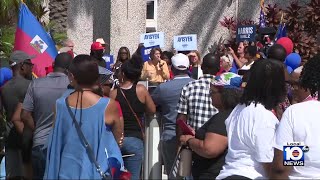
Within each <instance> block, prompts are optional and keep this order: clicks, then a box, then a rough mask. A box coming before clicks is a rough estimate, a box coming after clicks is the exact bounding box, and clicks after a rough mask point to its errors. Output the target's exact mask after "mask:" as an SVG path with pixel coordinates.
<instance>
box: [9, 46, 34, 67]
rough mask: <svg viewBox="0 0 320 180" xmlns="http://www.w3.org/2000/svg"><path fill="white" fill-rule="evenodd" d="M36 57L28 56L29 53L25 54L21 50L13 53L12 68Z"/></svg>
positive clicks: (11, 58) (11, 57)
mask: <svg viewBox="0 0 320 180" xmlns="http://www.w3.org/2000/svg"><path fill="white" fill-rule="evenodd" d="M35 57H36V56H35V55H28V54H27V53H25V52H23V51H19V50H16V51H13V53H12V54H11V56H10V61H11V62H12V63H11V64H10V66H11V67H12V66H15V65H17V64H19V63H21V62H23V61H25V60H28V59H33V58H35Z"/></svg>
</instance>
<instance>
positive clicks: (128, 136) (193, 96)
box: [0, 39, 320, 179]
mask: <svg viewBox="0 0 320 180" xmlns="http://www.w3.org/2000/svg"><path fill="white" fill-rule="evenodd" d="M65 46H66V47H64V48H61V49H60V51H59V54H58V55H57V56H56V58H55V61H54V62H53V64H52V67H51V68H48V69H47V73H48V74H47V76H46V77H43V78H37V79H33V78H32V68H33V66H34V64H33V63H32V59H33V58H34V57H33V56H31V55H28V54H26V53H25V52H23V51H14V52H13V53H12V55H11V57H10V62H9V63H10V67H11V69H12V72H13V78H12V79H10V80H8V81H7V82H6V83H5V84H4V85H3V86H2V87H1V94H0V95H1V98H0V99H1V101H0V105H1V107H0V109H1V114H4V115H5V117H6V120H7V124H6V127H7V131H6V132H7V133H6V142H5V163H6V164H5V167H6V176H7V179H15V178H25V179H101V178H107V177H111V178H113V179H129V178H131V179H141V178H142V171H143V160H144V157H145V154H144V143H145V134H144V132H145V131H144V129H145V123H146V122H145V121H147V120H148V119H147V118H145V117H146V115H153V114H155V113H156V112H159V113H160V114H161V116H160V118H161V120H162V127H161V142H160V144H159V151H160V152H161V156H162V160H163V165H164V167H165V173H166V174H168V175H170V173H171V172H172V170H173V169H174V166H175V160H176V159H177V158H176V157H177V156H178V152H180V149H183V148H188V149H190V150H192V164H190V165H191V166H192V170H191V174H192V178H193V179H258V178H259V179H260V178H270V179H273V178H278V179H283V178H292V179H295V178H310V179H317V178H320V157H319V154H320V153H319V152H320V142H319V140H318V138H317V135H318V134H317V128H318V127H319V125H320V124H319V121H318V119H317V117H319V116H320V111H319V109H320V102H319V97H318V93H319V91H320V73H319V72H320V55H316V56H314V57H313V58H311V59H309V60H308V61H307V62H306V63H303V64H302V63H299V65H298V66H297V67H295V68H294V69H293V68H292V71H289V70H288V68H287V66H288V63H287V62H289V61H290V60H289V59H288V55H289V54H291V53H292V51H293V49H289V50H288V48H287V47H286V45H285V44H281V43H277V44H274V45H273V46H271V47H269V48H268V50H267V51H266V53H265V54H263V53H261V52H260V51H259V47H258V46H257V44H256V43H253V42H239V43H238V48H237V49H235V50H234V49H232V48H231V47H229V46H222V47H221V48H220V47H219V48H220V49H219V50H218V51H217V52H216V53H208V54H206V55H205V56H204V57H203V58H201V56H200V53H199V51H197V50H194V51H184V52H170V51H164V52H162V50H161V49H160V48H154V49H152V50H151V53H150V60H148V61H146V62H144V61H143V59H142V57H141V52H140V49H141V47H142V46H143V45H139V47H138V49H137V51H136V52H134V53H133V54H132V55H131V53H130V51H129V49H128V48H127V47H121V48H120V49H119V51H118V55H117V58H116V62H115V63H114V64H112V65H111V67H110V69H111V70H108V69H107V67H106V61H105V48H106V46H105V44H104V41H103V40H101V39H98V40H97V41H96V42H93V43H92V45H91V48H90V54H87V55H86V54H79V55H77V54H75V53H74V52H73V47H74V44H73V43H72V41H70V40H67V41H66V42H65ZM288 51H289V52H288ZM300 62H301V61H300ZM139 81H149V82H150V84H152V85H156V88H154V89H152V91H151V90H150V89H148V87H145V86H144V85H142V84H140V83H138V82H139ZM2 118H3V117H2ZM178 121H180V122H182V123H185V124H187V127H188V129H189V130H190V131H191V132H189V131H188V132H187V133H186V130H185V128H183V127H181V126H180V124H179V123H177V122H178ZM151 140H152V138H151ZM293 142H300V143H302V144H304V145H307V146H308V148H309V151H307V152H305V153H304V166H284V164H283V159H284V155H283V154H284V152H283V151H285V150H284V148H283V147H284V146H287V143H293ZM170 178H171V177H170V176H169V179H170ZM175 178H177V179H181V178H183V177H175Z"/></svg>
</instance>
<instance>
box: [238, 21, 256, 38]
mask: <svg viewBox="0 0 320 180" xmlns="http://www.w3.org/2000/svg"><path fill="white" fill-rule="evenodd" d="M243 41H249V42H254V41H256V26H255V25H248V26H238V27H237V42H243Z"/></svg>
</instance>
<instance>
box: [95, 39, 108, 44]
mask: <svg viewBox="0 0 320 180" xmlns="http://www.w3.org/2000/svg"><path fill="white" fill-rule="evenodd" d="M96 42H99V43H100V44H106V43H105V42H104V40H103V38H98V39H96Z"/></svg>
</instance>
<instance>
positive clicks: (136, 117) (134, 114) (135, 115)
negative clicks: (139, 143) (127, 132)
mask: <svg viewBox="0 0 320 180" xmlns="http://www.w3.org/2000/svg"><path fill="white" fill-rule="evenodd" d="M119 90H120V92H121V94H122V96H123V98H124V99H125V100H126V102H127V104H128V106H129V108H130V110H131V112H132V114H133V116H134V117H135V119H136V121H137V122H138V124H139V127H140V130H141V133H142V137H144V132H143V129H144V128H143V126H142V124H141V121H140V119H139V117H138V116H137V114H136V112H134V110H133V109H132V106H131V105H130V102H129V101H128V99H127V97H126V95H125V94H124V93H123V91H122V89H121V87H119Z"/></svg>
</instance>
